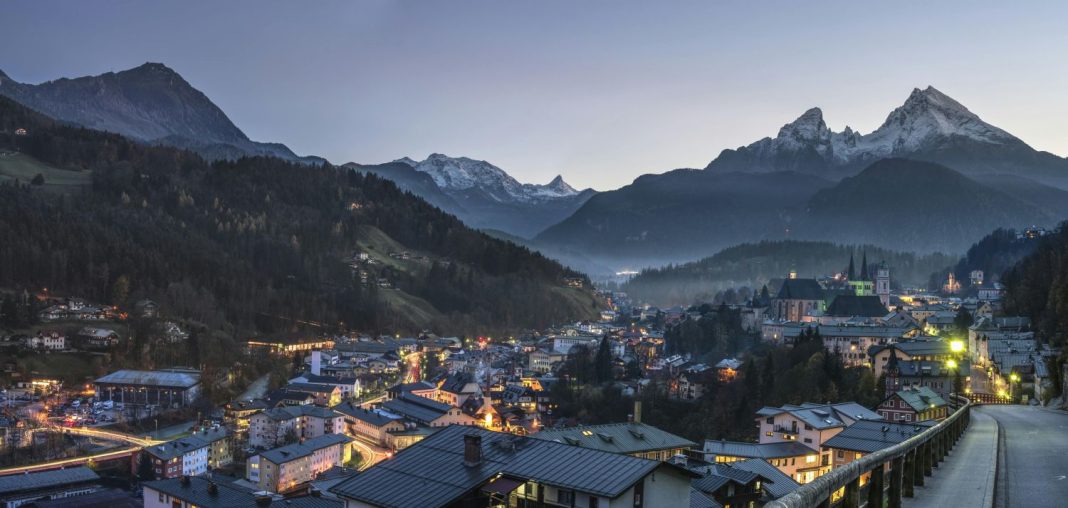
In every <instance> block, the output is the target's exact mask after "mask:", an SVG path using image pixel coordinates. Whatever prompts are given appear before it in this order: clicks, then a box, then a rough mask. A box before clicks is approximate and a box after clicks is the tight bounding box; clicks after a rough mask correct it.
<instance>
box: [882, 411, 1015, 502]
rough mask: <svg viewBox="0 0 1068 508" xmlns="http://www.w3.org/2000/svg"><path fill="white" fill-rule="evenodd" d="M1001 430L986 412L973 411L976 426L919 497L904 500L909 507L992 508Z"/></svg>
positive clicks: (920, 488) (940, 467)
mask: <svg viewBox="0 0 1068 508" xmlns="http://www.w3.org/2000/svg"><path fill="white" fill-rule="evenodd" d="M997 435H998V426H997V422H995V421H994V419H993V418H991V417H990V415H987V414H985V413H983V411H982V409H978V408H977V409H976V410H973V411H972V423H971V425H969V426H968V430H967V431H966V432H965V433H964V437H962V438H961V440H960V441H958V442H957V446H955V447H953V450H952V451H950V452H949V455H948V456H946V459H945V460H944V461H942V464H940V465H939V467H936V468H934V471H933V475H932V476H930V477H928V478H927V479H926V482H924V483H926V486H924V487H916V497H913V498H904V499H902V500H901V501H902V503H901V504H902V506H905V507H928V506H930V507H946V506H966V507H968V508H990V507H991V506H993V504H994V482H995V473H996V472H997V461H998V439H997Z"/></svg>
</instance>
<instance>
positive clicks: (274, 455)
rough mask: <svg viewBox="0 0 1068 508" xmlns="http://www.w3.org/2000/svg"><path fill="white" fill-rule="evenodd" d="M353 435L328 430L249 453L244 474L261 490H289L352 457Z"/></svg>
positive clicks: (284, 491)
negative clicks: (296, 441) (315, 435)
mask: <svg viewBox="0 0 1068 508" xmlns="http://www.w3.org/2000/svg"><path fill="white" fill-rule="evenodd" d="M351 442H352V438H351V437H348V436H346V435H344V434H327V435H323V436H319V437H315V438H311V439H306V440H302V441H301V442H299V443H293V444H290V445H286V446H282V447H280V448H275V449H273V450H268V451H265V452H262V453H259V454H257V455H253V456H252V457H249V459H248V462H247V464H246V465H245V468H246V474H245V478H246V479H247V480H248V481H249V482H251V483H253V484H255V485H256V487H258V488H259V489H260V490H264V491H267V492H275V493H279V494H282V493H286V492H290V491H293V490H295V489H297V488H298V487H300V486H303V485H306V484H308V483H310V482H311V481H312V480H314V479H315V477H316V475H318V474H319V473H322V472H324V471H326V470H328V469H330V468H332V467H337V466H341V465H343V464H345V463H347V462H348V461H349V460H350V459H351V458H352V446H351V445H350V443H351Z"/></svg>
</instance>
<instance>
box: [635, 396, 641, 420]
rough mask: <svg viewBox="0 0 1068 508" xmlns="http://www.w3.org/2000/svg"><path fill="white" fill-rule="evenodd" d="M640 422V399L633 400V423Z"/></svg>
mask: <svg viewBox="0 0 1068 508" xmlns="http://www.w3.org/2000/svg"><path fill="white" fill-rule="evenodd" d="M641 422H642V401H640V400H636V401H634V423H641Z"/></svg>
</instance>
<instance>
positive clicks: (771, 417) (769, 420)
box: [764, 416, 775, 423]
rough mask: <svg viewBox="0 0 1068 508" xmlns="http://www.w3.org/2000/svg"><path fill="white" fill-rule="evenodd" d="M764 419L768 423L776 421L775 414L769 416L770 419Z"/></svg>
mask: <svg viewBox="0 0 1068 508" xmlns="http://www.w3.org/2000/svg"><path fill="white" fill-rule="evenodd" d="M764 421H765V422H766V423H775V417H774V416H769V417H768V419H767V420H764Z"/></svg>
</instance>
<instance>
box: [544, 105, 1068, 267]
mask: <svg viewBox="0 0 1068 508" xmlns="http://www.w3.org/2000/svg"><path fill="white" fill-rule="evenodd" d="M885 159H896V160H897V162H894V163H891V164H889V165H878V164H879V162H880V161H883V160H885ZM925 163H931V164H927V165H924V164H925ZM873 165H877V166H876V168H875V169H874V170H873V171H872V172H870V173H868V174H866V175H864V176H863V178H859V180H856V181H854V182H848V179H849V177H854V176H860V175H861V174H862V172H864V171H867V170H866V168H869V167H872V166H873ZM888 168H896V169H900V170H901V171H902V172H901V173H900V174H897V175H891V174H886V170H887V169H888ZM925 171H929V172H930V173H929V174H928V173H925ZM843 179H846V180H843ZM953 185H960V186H962V188H961V190H959V191H954V189H953V188H952V186H953ZM946 186H949V187H946ZM847 189H849V190H848V191H847ZM1065 189H1068V159H1064V158H1061V157H1058V156H1056V155H1053V154H1050V153H1047V152H1040V151H1037V150H1034V149H1033V148H1031V147H1030V146H1028V145H1027V144H1026V143H1024V142H1023V141H1021V140H1020V139H1019V138H1017V137H1015V136H1013V135H1012V134H1010V133H1008V132H1006V131H1005V130H1003V129H1000V128H998V127H995V126H993V125H990V124H989V123H986V122H984V121H983V120H982V119H981V118H980V117H979V116H978V115H976V114H975V113H973V112H971V111H969V110H968V109H967V108H966V107H965V106H964V105H962V104H961V103H960V102H958V101H956V100H954V99H952V98H951V97H949V96H948V95H946V94H944V93H942V92H941V91H939V90H937V89H935V88H934V87H927V88H925V89H922V90H921V89H915V90H913V91H912V93H911V94H910V95H909V97H908V99H907V100H906V101H905V102H904V104H902V105H901V106H900V107H898V108H896V109H894V110H893V111H892V112H891V113H890V114H889V115H888V116H887V118H886V121H885V122H883V124H882V125H881V126H880V127H879V128H878V129H876V130H875V131H872V132H871V133H869V134H861V133H859V132H856V131H854V130H853V129H851V128H849V127H846V128H845V129H844V130H842V131H841V132H834V131H832V130H831V129H830V128H828V127H827V124H826V122H825V121H824V118H823V112H822V111H821V110H820V109H819V108H811V109H809V110H807V111H806V112H805V113H804V114H802V115H801V116H800V117H798V118H797V120H795V121H793V122H790V123H788V124H786V125H784V126H783V127H782V128H780V129H779V131H778V133H777V134H776V136H775V137H773V138H772V137H768V138H764V139H761V140H758V141H756V142H754V143H751V144H749V145H747V146H744V147H741V148H737V149H728V150H723V151H722V153H720V155H719V156H718V157H716V158H715V159H714V160H713V161H712V162H710V163H709V164H708V165H707V166H706V167H705V168H704V169H703V170H695V169H677V170H673V171H668V172H666V173H662V174H651V175H643V176H640V177H638V178H637V179H635V180H634V182H633V183H631V184H630V185H626V186H624V187H622V188H620V189H617V190H614V191H608V192H603V193H600V194H598V195H597V196H595V197H594V198H593V199H590V200H589V201H587V202H586V204H585V205H583V206H582V207H581V208H580V209H579V210H577V211H576V212H575V214H574V215H573V216H571V217H568V218H567V219H566V220H564V221H562V222H561V223H559V224H556V225H554V226H552V227H550V228H548V229H546V230H545V231H544V232H542V233H541V234H539V235H538V236H537V237H536V238H535V239H534V243H535V245H537V246H538V247H539V248H541V249H543V251H545V252H554V249H564V248H565V247H566V248H567V250H569V251H570V256H571V257H573V258H575V259H579V258H582V257H588V258H593V259H596V260H598V261H599V262H600V263H601V264H603V265H609V266H615V267H617V268H632V269H633V268H642V267H650V266H657V265H662V264H665V263H677V262H684V261H689V260H693V259H698V258H701V257H705V256H709V255H711V254H712V253H714V252H716V251H718V250H720V249H723V248H725V247H729V246H732V245H737V244H740V243H744V242H753V241H762V240H786V239H811V240H834V241H841V242H847V243H856V242H870V243H873V244H877V245H882V246H885V247H889V248H894V249H902V250H904V249H912V250H917V251H919V252H931V251H936V250H941V251H947V252H962V251H963V250H964V249H966V248H967V247H968V245H970V244H971V242H972V241H974V239H975V238H978V237H980V236H982V235H983V234H985V232H986V231H990V230H992V229H995V228H997V227H1026V226H1028V225H1031V224H1037V225H1052V224H1055V223H1056V221H1057V220H1059V219H1060V218H1065V217H1068V190H1065ZM973 191H974V192H976V194H975V195H974V197H973V198H971V199H969V198H968V196H967V193H968V192H973ZM817 193H820V194H822V196H821V195H820V194H817ZM851 193H852V194H851ZM830 196H834V198H833V199H832V198H830ZM857 196H865V197H866V199H860V198H858V197H857ZM917 196H923V197H924V198H925V199H928V200H931V202H930V203H921V202H918V200H916V199H913V198H915V197H917ZM902 200H904V201H907V202H909V203H913V206H912V207H911V208H910V207H906V206H902V205H901V202H902ZM950 202H952V203H955V206H956V208H953V207H947V206H943V205H944V204H946V203H950ZM841 203H849V205H848V206H845V205H842V204H841ZM991 207H992V208H991ZM924 208H927V209H937V210H939V211H940V212H939V213H937V214H929V215H928V216H927V217H924V216H923V215H922V214H920V213H918V210H921V209H924ZM860 217H864V218H865V219H866V220H867V221H869V222H867V223H865V222H864V221H861V220H860ZM906 218H910V219H911V220H913V221H916V222H914V223H913V226H914V227H913V228H912V229H911V230H909V229H907V228H905V227H904V226H902V227H901V228H900V231H897V232H896V233H895V234H900V235H901V236H886V235H887V234H888V233H890V232H891V231H892V230H893V228H891V227H887V226H886V225H885V224H883V221H898V222H899V223H900V222H902V221H905V220H906ZM921 225H924V226H930V227H931V228H932V229H930V230H925V229H924V228H923V227H921ZM837 227H844V228H845V229H836V228H837ZM939 228H941V229H939ZM846 231H849V232H850V233H856V234H860V235H862V236H860V237H849V235H848V234H847V233H846ZM561 259H563V260H564V261H571V259H568V256H563V257H561ZM575 266H585V265H583V264H581V263H579V262H577V261H576V262H575Z"/></svg>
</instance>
